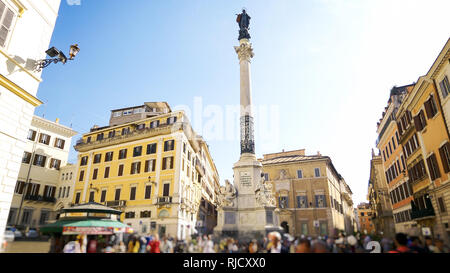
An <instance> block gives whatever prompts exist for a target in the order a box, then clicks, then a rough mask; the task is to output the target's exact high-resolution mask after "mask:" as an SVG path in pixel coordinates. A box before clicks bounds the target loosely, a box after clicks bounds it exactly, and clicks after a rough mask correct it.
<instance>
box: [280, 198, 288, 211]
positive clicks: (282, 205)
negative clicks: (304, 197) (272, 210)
mask: <svg viewBox="0 0 450 273" xmlns="http://www.w3.org/2000/svg"><path fill="white" fill-rule="evenodd" d="M288 205H289V200H288V197H287V196H280V197H278V206H279V208H282V209H286V208H288Z"/></svg>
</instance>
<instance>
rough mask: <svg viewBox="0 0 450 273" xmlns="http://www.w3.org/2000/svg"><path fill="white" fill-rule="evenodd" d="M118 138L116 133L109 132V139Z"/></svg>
mask: <svg viewBox="0 0 450 273" xmlns="http://www.w3.org/2000/svg"><path fill="white" fill-rule="evenodd" d="M115 136H116V131H109V132H108V138H112V137H115Z"/></svg>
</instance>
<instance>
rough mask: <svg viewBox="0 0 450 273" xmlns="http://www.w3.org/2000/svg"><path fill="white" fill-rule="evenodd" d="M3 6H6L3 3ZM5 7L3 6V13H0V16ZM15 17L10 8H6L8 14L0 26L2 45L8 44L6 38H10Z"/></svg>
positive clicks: (0, 42)
mask: <svg viewBox="0 0 450 273" xmlns="http://www.w3.org/2000/svg"><path fill="white" fill-rule="evenodd" d="M2 6H4V4H3V3H2ZM4 8H5V7H2V13H1V14H0V16H1V15H3V10H4ZM13 18H14V13H13V12H12V11H11V10H10V9H6V14H5V17H4V19H3V22H2V25H1V27H0V46H5V45H6V39H7V38H8V34H9V31H10V28H11V24H12V21H13Z"/></svg>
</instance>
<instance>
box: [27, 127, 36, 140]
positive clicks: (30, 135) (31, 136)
mask: <svg viewBox="0 0 450 273" xmlns="http://www.w3.org/2000/svg"><path fill="white" fill-rule="evenodd" d="M27 139H28V140H31V141H34V140H35V139H36V131H34V130H31V129H30V130H29V131H28V136H27Z"/></svg>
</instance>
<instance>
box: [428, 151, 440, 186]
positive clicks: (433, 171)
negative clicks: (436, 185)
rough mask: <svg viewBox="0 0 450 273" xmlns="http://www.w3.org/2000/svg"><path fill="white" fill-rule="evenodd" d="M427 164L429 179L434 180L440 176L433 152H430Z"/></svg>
mask: <svg viewBox="0 0 450 273" xmlns="http://www.w3.org/2000/svg"><path fill="white" fill-rule="evenodd" d="M427 164H428V169H429V171H430V176H431V180H435V179H437V178H439V177H441V173H440V172H439V167H438V164H437V160H436V155H435V154H432V155H431V156H430V157H428V159H427Z"/></svg>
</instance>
